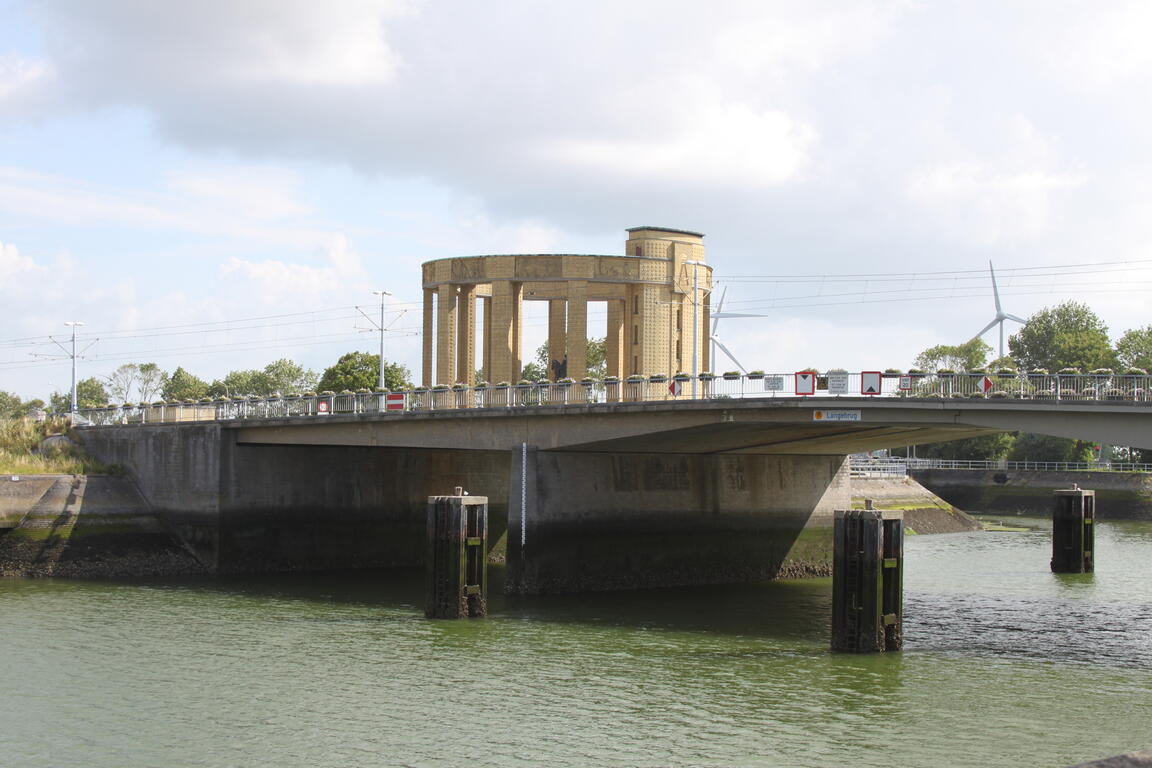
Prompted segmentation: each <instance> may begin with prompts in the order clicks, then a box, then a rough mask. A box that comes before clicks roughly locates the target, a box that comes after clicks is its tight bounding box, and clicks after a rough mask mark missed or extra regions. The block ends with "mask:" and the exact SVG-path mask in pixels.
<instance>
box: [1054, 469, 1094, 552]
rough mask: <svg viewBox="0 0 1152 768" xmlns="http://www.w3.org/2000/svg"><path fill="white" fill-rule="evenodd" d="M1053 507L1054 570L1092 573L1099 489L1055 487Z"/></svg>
mask: <svg viewBox="0 0 1152 768" xmlns="http://www.w3.org/2000/svg"><path fill="white" fill-rule="evenodd" d="M1055 493H1056V499H1055V501H1056V503H1055V506H1053V507H1052V563H1051V565H1052V571H1053V573H1092V571H1093V569H1094V568H1095V555H1096V552H1095V549H1096V536H1095V528H1096V492H1095V491H1086V490H1084V489H1082V488H1080V487H1079V486H1075V485H1074V486H1073V487H1072V488H1071V489H1069V490H1060V491H1056V492H1055Z"/></svg>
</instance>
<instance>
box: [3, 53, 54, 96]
mask: <svg viewBox="0 0 1152 768" xmlns="http://www.w3.org/2000/svg"><path fill="white" fill-rule="evenodd" d="M51 76H52V68H51V66H50V65H49V63H48V62H47V61H45V60H43V59H31V58H28V57H26V56H20V55H18V54H14V53H8V54H0V109H5V108H8V109H11V108H13V107H14V106H20V105H21V104H22V103H24V102H28V101H33V100H34V99H36V98H37V97H38V96H39V95H40V93H41V91H42V89H43V88H45V87H46V85H47V83H49V82H50V81H51V79H52V77H51Z"/></svg>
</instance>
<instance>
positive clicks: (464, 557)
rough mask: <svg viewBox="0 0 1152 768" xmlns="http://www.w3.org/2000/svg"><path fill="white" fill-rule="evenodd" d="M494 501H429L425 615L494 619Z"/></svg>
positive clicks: (460, 492)
mask: <svg viewBox="0 0 1152 768" xmlns="http://www.w3.org/2000/svg"><path fill="white" fill-rule="evenodd" d="M487 561H488V497H487V496H465V495H464V491H463V489H462V488H459V487H457V488H456V493H455V494H454V495H452V496H429V497H428V542H427V549H426V551H425V553H424V572H425V576H426V579H427V593H426V595H425V603H424V615H425V616H427V617H428V618H430V619H462V618H464V617H466V616H467V617H475V616H485V615H487V613H488V567H487Z"/></svg>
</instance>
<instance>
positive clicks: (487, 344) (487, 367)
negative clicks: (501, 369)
mask: <svg viewBox="0 0 1152 768" xmlns="http://www.w3.org/2000/svg"><path fill="white" fill-rule="evenodd" d="M480 304H481V308H482V309H483V310H484V327H483V330H482V334H483V336H484V381H486V382H488V383H489V384H495V383H496V382H495V381H494V380H493V379H492V297H491V296H482V297H480Z"/></svg>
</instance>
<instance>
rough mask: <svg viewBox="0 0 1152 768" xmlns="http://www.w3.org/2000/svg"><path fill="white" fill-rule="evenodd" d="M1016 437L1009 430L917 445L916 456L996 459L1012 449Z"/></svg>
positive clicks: (926, 457)
mask: <svg viewBox="0 0 1152 768" xmlns="http://www.w3.org/2000/svg"><path fill="white" fill-rule="evenodd" d="M1014 442H1015V438H1014V437H1013V435H1012V434H1011V433H1009V432H1000V433H998V434H995V435H981V436H979V437H968V438H964V439H963V440H951V441H949V442H947V443H930V444H928V445H919V446H917V447H916V456H917V457H918V458H921V459H948V460H952V461H995V460H996V459H1002V458H1004V457H1005V456H1006V455H1008V452H1009V451H1010V450H1011V449H1012V445H1013V443H1014Z"/></svg>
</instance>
